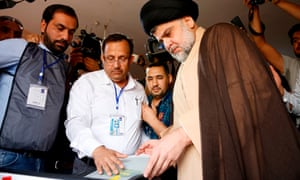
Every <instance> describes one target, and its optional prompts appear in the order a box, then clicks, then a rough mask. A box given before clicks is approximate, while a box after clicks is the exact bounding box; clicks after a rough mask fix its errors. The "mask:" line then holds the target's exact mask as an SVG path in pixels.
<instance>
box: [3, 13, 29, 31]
mask: <svg viewBox="0 0 300 180" xmlns="http://www.w3.org/2000/svg"><path fill="white" fill-rule="evenodd" d="M2 21H10V22H14V23H16V24H17V25H18V26H19V28H20V30H21V31H23V29H24V27H23V24H22V23H21V21H19V20H18V19H17V18H14V17H11V16H0V22H2Z"/></svg>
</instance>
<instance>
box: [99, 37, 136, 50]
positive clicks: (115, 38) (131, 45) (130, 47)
mask: <svg viewBox="0 0 300 180" xmlns="http://www.w3.org/2000/svg"><path fill="white" fill-rule="evenodd" d="M122 40H125V41H127V43H128V46H129V51H130V54H132V53H133V42H132V39H129V38H128V37H127V36H125V35H123V34H120V33H114V34H110V35H108V36H107V37H106V38H105V39H104V40H103V41H102V52H104V50H105V46H106V44H107V43H109V42H118V41H122Z"/></svg>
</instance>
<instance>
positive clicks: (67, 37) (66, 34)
mask: <svg viewBox="0 0 300 180" xmlns="http://www.w3.org/2000/svg"><path fill="white" fill-rule="evenodd" d="M61 39H63V40H65V41H68V42H71V41H72V39H73V34H72V33H70V32H69V31H68V30H67V29H66V30H65V31H62V33H61Z"/></svg>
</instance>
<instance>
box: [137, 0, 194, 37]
mask: <svg viewBox="0 0 300 180" xmlns="http://www.w3.org/2000/svg"><path fill="white" fill-rule="evenodd" d="M184 16H191V17H192V18H193V19H194V20H195V21H196V19H197V17H198V5H197V4H196V3H195V2H194V1H192V0H150V1H148V2H147V3H146V4H145V5H144V6H143V7H142V10H141V12H140V18H141V22H142V25H143V28H144V31H145V32H146V33H147V34H148V35H150V31H151V29H152V28H154V27H155V26H157V25H159V24H162V23H166V22H169V21H172V20H175V19H179V18H182V17H184Z"/></svg>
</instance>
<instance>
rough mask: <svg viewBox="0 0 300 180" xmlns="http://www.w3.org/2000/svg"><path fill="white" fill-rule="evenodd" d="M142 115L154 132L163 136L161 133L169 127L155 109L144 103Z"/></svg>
mask: <svg viewBox="0 0 300 180" xmlns="http://www.w3.org/2000/svg"><path fill="white" fill-rule="evenodd" d="M142 116H143V120H144V121H145V122H146V123H147V124H149V126H151V127H152V129H153V130H154V132H155V133H156V134H157V135H158V136H159V137H161V133H162V132H164V131H165V130H166V129H167V127H166V126H165V125H164V123H162V122H161V121H159V119H158V118H157V117H156V115H155V113H154V111H153V110H152V109H151V108H150V107H149V106H148V105H147V104H143V105H142Z"/></svg>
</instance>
